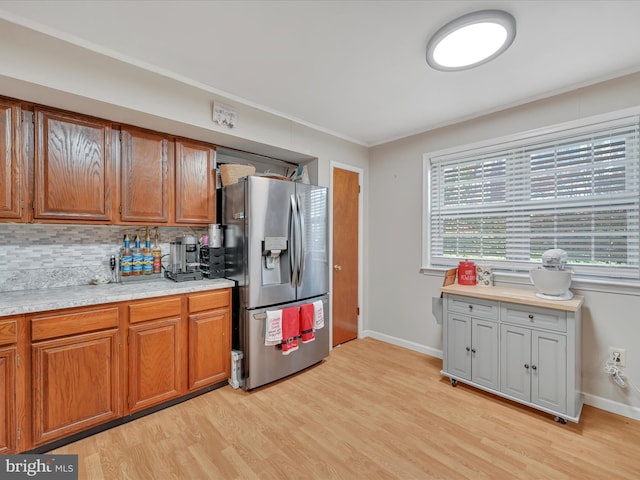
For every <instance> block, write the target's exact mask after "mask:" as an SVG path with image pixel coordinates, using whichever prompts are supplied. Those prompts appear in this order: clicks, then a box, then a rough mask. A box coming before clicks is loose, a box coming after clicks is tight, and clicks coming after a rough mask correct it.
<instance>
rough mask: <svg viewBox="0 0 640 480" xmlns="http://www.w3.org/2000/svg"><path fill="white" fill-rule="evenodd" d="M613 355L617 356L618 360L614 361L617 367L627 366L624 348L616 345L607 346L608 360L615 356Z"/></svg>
mask: <svg viewBox="0 0 640 480" xmlns="http://www.w3.org/2000/svg"><path fill="white" fill-rule="evenodd" d="M614 355H616V357H617V358H618V361H617V362H616V363H615V365H616V366H617V367H626V366H627V352H626V350H625V349H624V348H618V347H609V360H610V361H613V359H614V358H615V357H614Z"/></svg>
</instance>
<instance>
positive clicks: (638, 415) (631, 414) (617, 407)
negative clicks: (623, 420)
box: [584, 393, 640, 420]
mask: <svg viewBox="0 0 640 480" xmlns="http://www.w3.org/2000/svg"><path fill="white" fill-rule="evenodd" d="M584 403H585V405H590V406H592V407H596V408H599V409H600V410H605V411H607V412H611V413H615V414H616V415H622V416H623V417H628V418H632V419H633V420H640V408H639V407H632V406H631V405H625V404H624V403H620V402H614V401H613V400H609V399H608V398H602V397H598V396H596V395H591V394H590V393H585V394H584Z"/></svg>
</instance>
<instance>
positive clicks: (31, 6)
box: [0, 0, 640, 146]
mask: <svg viewBox="0 0 640 480" xmlns="http://www.w3.org/2000/svg"><path fill="white" fill-rule="evenodd" d="M484 9H502V10H506V11H507V12H509V13H511V14H512V15H513V16H514V17H515V18H516V21H517V34H516V38H515V41H514V43H513V44H512V45H511V48H510V49H509V50H507V52H506V53H504V54H503V55H502V56H500V57H498V58H497V59H496V60H494V61H493V62H490V63H488V64H485V65H482V66H480V67H478V68H476V69H473V70H466V71H461V72H448V73H445V72H437V71H434V70H432V69H430V68H429V67H428V65H427V63H426V61H425V54H426V44H427V40H428V38H429V36H430V35H431V34H433V33H435V32H436V31H437V30H438V29H439V28H440V27H441V26H442V25H444V24H445V23H447V22H449V21H451V20H453V19H454V18H456V17H458V16H460V15H463V14H465V13H469V12H472V11H476V10H484ZM0 18H4V19H6V20H9V21H11V22H14V23H18V24H21V25H23V26H27V27H29V28H33V29H35V30H38V31H41V32H43V33H47V34H50V35H53V36H56V37H59V38H62V39H64V40H67V41H69V42H71V43H75V44H78V45H81V46H84V47H87V48H90V49H93V50H96V51H98V52H101V53H103V54H107V55H111V56H114V57H116V58H119V59H121V60H125V61H128V62H131V63H133V64H136V65H139V66H143V67H146V68H149V69H151V70H154V71H158V72H161V73H165V74H167V75H171V76H173V77H176V76H177V77H179V78H183V79H185V80H187V81H190V82H196V83H198V84H201V85H204V86H206V88H208V89H210V90H212V91H214V92H216V93H221V94H223V95H225V96H226V97H228V98H229V99H230V101H229V102H228V103H229V104H230V105H233V104H234V103H239V102H241V103H246V104H249V105H252V106H256V107H259V108H262V109H264V110H266V111H269V112H272V113H277V114H279V115H282V116H284V117H286V118H290V119H294V120H297V121H300V122H302V123H304V124H306V125H310V126H313V127H315V128H319V129H321V130H324V131H327V132H330V133H332V134H335V135H337V136H339V137H342V138H345V139H348V140H352V141H355V142H357V143H359V144H362V145H365V146H373V145H378V144H381V143H385V142H387V141H390V140H394V139H398V138H402V137H405V136H409V135H412V134H414V133H419V132H423V131H427V130H430V129H433V128H437V127H440V126H444V125H448V124H452V123H456V122H459V121H462V120H465V119H469V118H473V117H477V116H480V115H483V114H486V113H490V112H493V111H497V110H501V109H503V108H506V107H509V106H514V105H518V104H522V103H526V102H528V101H531V100H535V99H540V98H544V97H547V96H550V95H554V94H557V93H561V92H564V91H568V90H572V89H574V88H577V87H580V86H586V85H589V84H593V83H597V82H599V81H602V80H606V79H610V78H614V77H617V76H621V75H624V74H627V73H632V72H636V71H640V26H639V20H640V1H633V0H631V1H540V0H536V1H481V0H475V1H382V0H379V1H376V0H374V1H313V0H306V1H269V0H262V1H221V0H220V1H205V0H200V1H148V0H147V1H135V0H134V1H112V0H99V1H82V2H80V1H24V0H22V1H9V0H1V1H0ZM238 122H239V124H241V122H242V118H240V119H239V120H238Z"/></svg>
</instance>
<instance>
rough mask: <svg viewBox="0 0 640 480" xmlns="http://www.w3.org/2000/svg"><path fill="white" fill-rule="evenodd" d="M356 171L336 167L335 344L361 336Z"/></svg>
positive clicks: (334, 222) (334, 244)
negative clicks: (359, 326)
mask: <svg viewBox="0 0 640 480" xmlns="http://www.w3.org/2000/svg"><path fill="white" fill-rule="evenodd" d="M359 196H360V182H359V175H358V173H357V172H351V171H349V170H343V169H341V168H334V169H333V292H332V295H333V312H332V323H333V346H334V347H335V346H336V345H339V344H341V343H344V342H348V341H349V340H353V339H355V338H357V337H358V316H359V314H360V308H359V306H358V199H359Z"/></svg>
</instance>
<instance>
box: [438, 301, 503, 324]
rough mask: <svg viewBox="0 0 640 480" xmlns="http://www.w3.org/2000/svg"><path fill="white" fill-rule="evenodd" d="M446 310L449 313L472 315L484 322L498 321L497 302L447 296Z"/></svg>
mask: <svg viewBox="0 0 640 480" xmlns="http://www.w3.org/2000/svg"><path fill="white" fill-rule="evenodd" d="M447 309H448V311H449V312H455V313H463V314H465V315H473V316H474V317H478V318H483V319H486V320H498V312H499V311H500V309H499V308H498V302H494V301H491V300H483V299H480V298H472V297H463V296H459V295H447Z"/></svg>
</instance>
